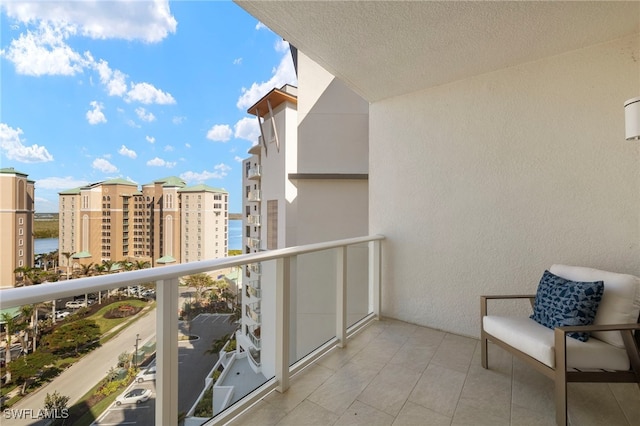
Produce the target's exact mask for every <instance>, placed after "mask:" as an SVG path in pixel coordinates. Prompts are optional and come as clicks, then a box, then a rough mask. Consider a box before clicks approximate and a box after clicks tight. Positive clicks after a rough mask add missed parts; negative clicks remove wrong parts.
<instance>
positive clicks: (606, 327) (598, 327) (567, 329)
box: [554, 323, 640, 334]
mask: <svg viewBox="0 0 640 426" xmlns="http://www.w3.org/2000/svg"><path fill="white" fill-rule="evenodd" d="M554 330H559V331H560V332H561V333H564V334H567V333H572V332H574V331H581V332H586V333H591V332H592V331H621V330H640V324H639V323H632V324H591V325H565V326H562V327H556V328H555V329H554Z"/></svg>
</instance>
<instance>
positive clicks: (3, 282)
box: [0, 167, 35, 288]
mask: <svg viewBox="0 0 640 426" xmlns="http://www.w3.org/2000/svg"><path fill="white" fill-rule="evenodd" d="M27 177H28V175H26V174H24V173H21V172H19V171H17V170H15V169H14V168H13V167H9V168H2V169H0V288H11V287H15V285H16V280H20V279H21V278H20V273H14V271H15V270H16V269H18V268H30V267H33V218H34V212H35V205H34V192H35V188H34V182H33V181H32V180H29V179H28V178H27ZM17 277H18V278H17Z"/></svg>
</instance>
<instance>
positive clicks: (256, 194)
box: [247, 189, 262, 202]
mask: <svg viewBox="0 0 640 426" xmlns="http://www.w3.org/2000/svg"><path fill="white" fill-rule="evenodd" d="M247 199H248V200H249V201H253V202H258V201H261V200H262V191H261V190H259V189H254V190H252V191H249V195H248V196H247Z"/></svg>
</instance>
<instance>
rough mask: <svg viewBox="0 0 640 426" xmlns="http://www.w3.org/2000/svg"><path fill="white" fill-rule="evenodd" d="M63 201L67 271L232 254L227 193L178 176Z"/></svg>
mask: <svg viewBox="0 0 640 426" xmlns="http://www.w3.org/2000/svg"><path fill="white" fill-rule="evenodd" d="M59 202H60V232H59V235H60V237H59V253H60V266H61V267H62V268H64V267H68V268H69V269H71V270H73V269H74V268H78V267H79V266H80V265H83V264H84V265H86V264H90V263H93V264H101V263H102V262H103V261H112V262H120V261H129V262H135V261H141V262H148V263H149V264H150V265H151V266H160V265H164V264H170V263H183V262H191V261H195V260H202V259H210V258H215V257H224V256H226V255H227V249H228V193H227V191H225V190H223V189H219V188H212V187H209V186H206V185H196V186H192V187H188V186H187V185H186V183H185V182H184V181H182V180H181V179H180V178H178V177H175V176H171V177H167V178H163V179H158V180H155V181H153V182H150V183H148V184H144V185H142V187H141V188H138V185H137V184H135V183H134V182H130V181H126V180H123V179H112V180H107V181H103V182H98V183H94V184H90V185H87V186H85V187H81V188H75V189H71V190H68V191H63V192H60V193H59ZM63 270H64V269H63Z"/></svg>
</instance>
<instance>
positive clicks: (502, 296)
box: [480, 294, 536, 318]
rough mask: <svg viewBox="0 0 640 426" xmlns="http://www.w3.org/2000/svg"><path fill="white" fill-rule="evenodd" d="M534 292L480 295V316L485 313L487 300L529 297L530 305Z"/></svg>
mask: <svg viewBox="0 0 640 426" xmlns="http://www.w3.org/2000/svg"><path fill="white" fill-rule="evenodd" d="M535 298H536V295H535V294H494V295H485V296H480V318H482V317H484V316H486V315H487V302H488V301H489V300H501V299H502V300H504V299H529V301H530V302H531V306H533V301H534V300H535Z"/></svg>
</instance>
